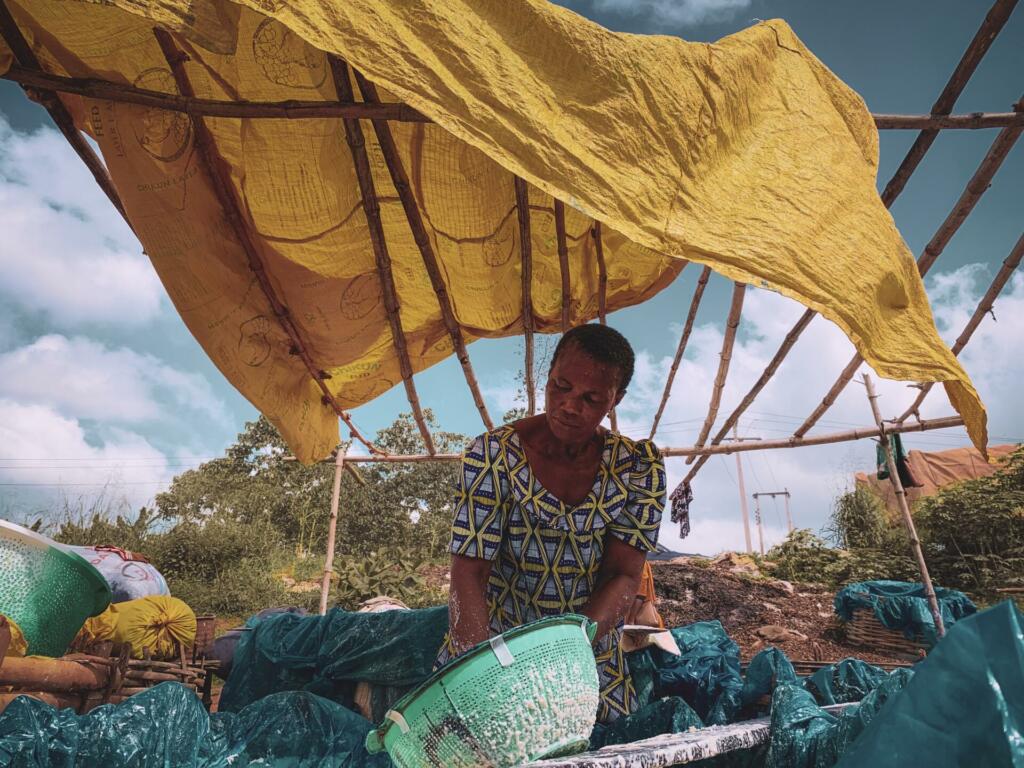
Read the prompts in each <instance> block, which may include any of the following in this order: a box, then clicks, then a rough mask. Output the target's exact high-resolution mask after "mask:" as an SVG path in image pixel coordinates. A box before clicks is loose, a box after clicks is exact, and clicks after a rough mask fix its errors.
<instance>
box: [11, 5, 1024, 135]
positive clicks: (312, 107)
mask: <svg viewBox="0 0 1024 768" xmlns="http://www.w3.org/2000/svg"><path fill="white" fill-rule="evenodd" d="M0 13H2V12H0ZM19 59H20V57H19ZM0 79H3V80H10V81H11V82H13V83H18V84H19V85H21V86H22V87H24V88H31V89H35V90H40V91H47V92H57V93H68V94H73V95H76V96H84V97H85V98H89V99H102V100H105V101H114V102H119V103H123V104H137V105H139V106H143V107H150V108H153V109H166V110H168V111H170V112H182V113H184V114H187V115H198V116H200V117H229V118H248V119H251V118H269V119H280V120H306V119H318V118H319V119H322V118H346V117H348V118H354V119H359V120H386V121H393V122H399V123H430V122H432V121H431V119H430V118H429V117H427V116H426V115H424V114H422V113H421V112H418V111H416V110H415V109H413V108H412V107H410V106H409V105H408V104H404V103H401V102H385V103H381V102H377V103H374V104H370V103H367V102H358V101H343V100H340V99H339V100H338V101H324V100H312V101H304V100H300V99H286V100H284V101H248V100H245V99H241V100H238V101H233V100H225V99H204V98H199V97H194V98H189V97H185V96H181V95H179V94H170V93H163V92H162V91H153V90H150V89H148V88H138V87H136V86H132V85H125V84H123V83H115V82H111V81H109V80H102V79H100V78H95V77H65V76H63V75H55V74H51V73H49V72H43V71H36V70H35V69H32V68H30V67H28V66H22V65H20V64H14V65H12V66H11V68H10V69H9V70H8V71H7V72H6V73H5V74H3V75H0ZM872 118H873V119H874V121H875V127H876V128H878V129H879V130H978V129H985V128H1004V127H1006V126H1010V125H1017V124H1019V123H1020V122H1021V121H1024V116H1022V115H1021V114H1020V113H1019V112H969V113H966V114H962V115H952V114H927V115H890V114H881V113H875V114H872Z"/></svg>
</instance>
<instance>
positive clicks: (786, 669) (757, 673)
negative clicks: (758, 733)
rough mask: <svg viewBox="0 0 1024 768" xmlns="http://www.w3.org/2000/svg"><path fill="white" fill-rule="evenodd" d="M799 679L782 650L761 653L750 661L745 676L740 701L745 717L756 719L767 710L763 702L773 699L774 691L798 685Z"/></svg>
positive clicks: (768, 650) (774, 649)
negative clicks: (778, 688) (782, 686)
mask: <svg viewBox="0 0 1024 768" xmlns="http://www.w3.org/2000/svg"><path fill="white" fill-rule="evenodd" d="M797 679H798V677H797V674H796V671H795V670H794V669H793V665H792V664H791V663H790V661H789V659H788V658H786V654H785V653H783V652H782V651H781V650H779V649H778V648H775V647H770V648H765V649H764V650H763V651H759V652H758V654H757V655H756V656H754V658H752V659H751V660H750V664H749V665H748V666H747V673H746V674H745V675H744V676H743V689H742V690H741V691H740V700H741V702H742V704H743V713H744V715H747V716H749V717H756V716H757V715H758V714H759V713H760V712H762V711H763V710H766V709H767V707H765V706H762V701H763V700H764V699H765V698H766V697H771V695H772V691H774V690H775V687H776V686H777V685H779V684H781V683H796V682H797Z"/></svg>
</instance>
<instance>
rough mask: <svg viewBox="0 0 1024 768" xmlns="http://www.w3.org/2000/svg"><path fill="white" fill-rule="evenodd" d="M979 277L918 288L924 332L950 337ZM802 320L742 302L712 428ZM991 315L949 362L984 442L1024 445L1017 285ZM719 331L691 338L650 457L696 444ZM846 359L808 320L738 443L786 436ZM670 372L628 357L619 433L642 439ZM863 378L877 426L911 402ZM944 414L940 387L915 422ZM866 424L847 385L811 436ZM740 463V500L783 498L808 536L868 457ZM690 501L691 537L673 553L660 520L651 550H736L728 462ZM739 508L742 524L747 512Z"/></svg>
mask: <svg viewBox="0 0 1024 768" xmlns="http://www.w3.org/2000/svg"><path fill="white" fill-rule="evenodd" d="M991 276H992V272H991V270H989V269H988V268H987V267H984V266H980V265H974V266H969V267H964V268H961V269H959V270H956V271H954V272H947V273H943V274H937V275H935V276H934V277H933V278H930V279H929V280H928V283H927V287H928V291H929V296H930V298H931V301H932V304H933V311H934V312H935V316H936V322H937V324H938V325H939V328H940V329H941V330H942V333H943V336H944V338H945V339H946V340H947V342H948V343H952V341H953V339H955V338H956V336H958V335H959V334H960V332H961V330H962V329H963V326H964V324H965V323H966V322H967V319H968V317H970V315H971V313H972V312H973V311H974V307H975V306H976V305H977V302H978V300H979V298H980V297H981V294H982V293H983V292H984V290H985V289H986V288H987V286H988V284H989V281H990V279H991ZM802 311H803V309H802V307H800V306H799V305H798V304H796V303H795V302H793V301H790V300H789V299H786V298H783V297H781V296H779V295H777V294H774V293H771V292H767V291H762V290H752V291H749V292H748V295H747V298H746V302H745V306H744V313H743V321H742V324H741V336H740V338H739V340H738V341H737V344H736V347H735V349H734V352H733V358H732V364H731V368H730V371H729V378H728V380H727V384H726V387H725V393H724V396H723V400H722V406H721V409H720V411H719V419H718V424H720V423H721V422H722V421H723V420H724V419H725V418H726V416H728V415H729V414H730V413H731V412H732V410H733V408H734V407H735V405H736V404H737V403H738V402H739V400H740V398H741V397H742V396H743V395H744V394H746V392H747V390H748V389H749V387H750V385H751V383H752V382H753V381H754V380H755V379H756V378H757V377H758V376H759V375H760V374H761V372H762V371H763V370H764V368H765V366H766V365H767V363H768V361H769V360H770V358H771V356H772V355H774V353H775V351H776V350H777V349H778V345H779V343H780V342H781V340H782V337H783V336H784V334H785V333H786V332H787V331H788V330H789V329H790V328H791V327H792V325H793V323H794V322H795V321H796V319H797V318H798V317H799V315H800V314H801V312H802ZM995 315H996V318H997V322H993V321H992V320H991V319H990V318H986V319H985V320H984V321H983V322H982V324H981V327H980V328H979V329H978V331H977V332H976V333H975V335H974V337H973V339H972V340H971V343H970V344H969V345H968V347H967V349H966V350H965V351H964V352H963V353H962V355H961V361H962V363H963V364H964V367H965V368H966V369H967V371H968V373H969V374H970V375H971V377H972V380H973V381H974V384H975V386H976V387H977V388H978V391H979V393H980V394H981V397H982V400H983V401H984V402H985V404H986V406H987V407H988V412H989V431H990V433H991V435H992V440H991V442H993V443H998V442H1007V438H1017V439H1020V437H1021V436H1022V435H1024V409H1021V408H1020V394H1019V393H1020V381H1021V380H1022V379H1024V356H1022V355H1021V346H1020V344H1021V341H1020V340H1021V339H1022V338H1024V275H1021V274H1018V275H1016V276H1015V277H1014V279H1013V280H1012V281H1011V283H1010V285H1008V286H1007V287H1006V289H1005V290H1004V292H1003V296H1002V297H1001V298H1000V299H998V300H997V302H996V305H995ZM720 323H721V321H720V320H719V321H717V322H716V323H713V324H707V325H701V326H698V327H697V328H695V329H694V332H693V334H692V336H691V339H690V345H689V348H688V350H687V353H686V356H685V359H684V361H683V363H682V365H681V366H680V370H679V373H678V375H677V377H676V381H675V384H674V386H673V391H672V397H671V399H670V400H669V405H668V408H667V409H666V412H665V415H664V417H663V419H662V425H661V427H660V428H659V430H658V435H657V438H656V439H657V442H658V443H659V445H662V446H668V445H672V446H686V445H692V444H693V442H694V440H695V439H696V437H697V434H698V431H699V429H700V426H701V423H702V421H703V418H704V416H705V414H706V413H707V407H708V400H709V398H710V394H711V386H712V382H713V379H714V376H715V372H716V370H717V367H718V357H719V352H720V349H721V339H722V331H721V325H720ZM669 333H670V334H671V335H672V336H673V343H674V342H675V341H676V340H677V339H678V333H679V328H678V327H675V328H672V329H670V331H669ZM852 353H853V346H852V345H851V344H850V342H849V341H848V340H847V339H846V337H845V336H844V335H843V334H842V333H841V332H840V331H839V329H838V328H836V327H835V326H834V325H832V324H831V323H829V322H827V321H825V320H824V319H822V318H820V317H819V318H816V319H815V320H813V321H812V322H811V324H810V326H809V327H808V328H807V330H806V331H804V334H803V336H802V337H801V338H800V340H799V341H798V342H797V344H796V346H795V347H794V348H793V350H792V351H791V352H790V354H789V356H788V357H787V359H786V361H785V362H784V363H783V365H782V367H781V369H780V370H779V371H778V373H777V374H776V376H775V377H774V378H773V379H772V381H771V382H770V383H769V384H768V385H767V386H766V387H765V389H764V391H763V392H762V393H761V395H760V396H759V397H758V398H757V400H755V402H754V404H753V405H752V406H751V408H750V410H749V411H747V414H746V415H745V416H744V417H743V418H741V420H740V434H741V435H754V436H760V437H763V438H765V439H772V438H781V437H785V436H787V435H789V434H792V432H793V430H794V429H795V428H796V427H797V426H798V425H799V424H800V423H801V421H802V420H803V419H804V417H806V416H807V414H809V413H810V411H811V410H812V409H813V408H814V406H815V405H817V403H818V402H820V399H821V397H822V396H823V395H824V394H825V392H826V391H827V390H828V388H829V387H830V386H831V385H832V383H833V382H834V381H835V378H836V376H837V375H838V373H839V371H840V370H841V369H842V368H843V367H844V366H845V365H846V363H847V362H848V361H849V359H850V356H851V355H852ZM670 363H671V359H670V358H652V357H651V356H650V355H648V354H646V353H644V352H641V354H640V355H639V356H638V360H637V370H636V378H635V382H636V383H635V384H634V385H633V386H631V387H630V393H629V395H627V397H626V400H625V401H624V403H623V406H622V407H620V409H619V419H620V426H621V427H622V428H623V432H624V433H626V434H629V435H632V436H637V437H639V436H643V437H646V436H647V433H648V431H649V430H650V420H651V417H652V415H653V413H654V410H655V408H656V407H657V404H658V401H659V399H660V397H661V390H662V387H663V385H664V381H665V377H666V375H667V372H668V368H669V365H670ZM875 378H876V385H877V388H878V391H879V394H880V396H881V398H880V406H881V409H882V412H883V415H884V416H886V417H894V416H896V415H899V414H900V413H902V411H903V410H904V409H905V408H906V406H907V405H909V403H910V402H911V401H912V400H913V398H914V395H915V394H916V390H914V389H909V388H908V385H907V383H904V382H892V381H886V380H882V379H878V378H877V377H875ZM951 413H953V409H952V407H951V406H950V404H949V402H948V400H947V398H946V396H945V393H944V391H943V389H942V387H941V386H937V387H935V388H933V390H932V393H931V394H930V395H929V397H928V399H927V400H925V403H924V405H923V407H922V416H923V417H925V418H933V417H936V416H942V415H949V414H951ZM871 423H872V416H871V411H870V408H869V406H868V402H867V398H866V397H865V394H864V389H863V387H862V386H861V385H860V384H859V383H856V382H851V383H850V384H849V386H847V388H846V390H845V391H844V392H843V393H842V395H840V397H839V398H838V399H837V402H836V403H835V405H834V406H833V407H832V408H831V409H830V410H829V411H828V413H826V414H825V416H824V418H822V420H821V421H820V422H819V425H818V426H817V427H816V428H815V430H814V432H833V431H839V430H843V429H848V428H852V427H856V426H867V425H870V424H871ZM716 428H717V424H716ZM712 434H714V432H712ZM904 443H905V444H906V445H907V447H908V448H916V449H920V450H942V449H945V448H951V447H956V446H961V445H967V444H969V442H968V440H967V438H966V435H965V433H964V431H963V430H962V429H953V430H944V431H941V432H928V433H919V434H910V435H907V436H905V438H904ZM742 456H743V465H744V474H745V481H746V493H747V497H748V499H749V496H750V494H752V493H754V492H755V491H770V490H781V489H782V488H788V489H789V490H790V491H791V492H792V494H793V496H792V512H793V517H794V522H795V524H796V525H797V526H798V527H805V528H812V529H819V528H821V527H822V526H823V525H825V523H826V522H827V519H828V515H829V512H830V509H831V504H832V500H833V499H834V498H835V496H836V495H837V494H838V493H839V492H841V491H842V490H844V489H845V488H846V487H847V486H848V485H849V483H851V482H852V475H853V473H854V472H855V471H863V470H868V469H870V468H871V466H872V464H873V457H874V445H873V444H872V443H871V442H869V441H859V442H856V443H842V444H836V445H824V446H817V447H810V448H800V449H793V450H774V451H764V452H755V453H744V454H742ZM686 470H687V467H685V466H684V464H683V461H682V460H681V459H677V460H671V461H670V462H669V463H668V473H669V483H670V486H671V487H675V484H676V483H678V482H679V481H680V480H681V479H682V477H683V476H684V474H685V472H686ZM693 492H694V503H693V506H692V507H691V519H692V522H693V533H692V534H691V537H690V538H687V539H685V540H682V541H680V540H679V537H678V533H677V532H676V529H675V526H674V525H672V524H671V523H670V522H667V520H668V515H667V513H666V523H665V525H664V527H663V529H662V541H663V543H664V544H665V545H666V546H668V547H669V548H671V549H677V550H682V551H687V552H693V551H699V552H705V553H714V552H716V551H719V550H721V549H723V548H734V547H736V546H738V545H742V534H741V532H740V531H741V529H740V527H739V520H740V511H739V492H738V489H737V486H736V461H735V458H734V457H731V456H730V457H715V458H713V459H712V460H711V461H709V462H708V463H707V464H706V465H705V466H704V468H703V469H702V470H701V472H700V473H699V474H698V475H697V477H696V479H695V480H694V483H693ZM749 503H750V508H751V512H753V500H752V499H751V500H749ZM762 506H763V507H764V508H765V509H766V511H767V512H768V513H769V514H770V515H772V516H774V515H775V507H774V506H773V504H772V502H771V501H770V500H767V499H766V500H764V501H763V502H762ZM779 509H780V510H781V500H780V502H779ZM770 522H771V523H772V524H773V525H774V529H773V530H770V531H769V532H768V535H767V537H766V538H767V540H766V546H770V545H771V544H772V543H775V542H776V541H777V540H779V539H780V538H781V537H782V532H783V528H782V524H781V523H780V522H779V521H778V520H775V519H774V517H772V519H771V520H770ZM755 547H756V533H755Z"/></svg>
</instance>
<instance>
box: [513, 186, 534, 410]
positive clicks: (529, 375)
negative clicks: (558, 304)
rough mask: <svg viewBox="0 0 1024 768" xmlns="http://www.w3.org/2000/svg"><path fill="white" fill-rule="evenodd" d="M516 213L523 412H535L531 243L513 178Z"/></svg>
mask: <svg viewBox="0 0 1024 768" xmlns="http://www.w3.org/2000/svg"><path fill="white" fill-rule="evenodd" d="M515 188H516V214H517V216H518V217H519V252H520V255H521V257H522V276H523V344H524V346H525V349H526V355H525V360H524V361H523V373H524V379H525V385H526V413H527V415H528V416H533V415H534V414H535V413H536V412H537V393H536V391H535V387H534V382H533V242H532V240H531V239H530V190H529V189H528V188H527V186H526V182H525V181H523V179H521V178H519V177H518V176H516V177H515Z"/></svg>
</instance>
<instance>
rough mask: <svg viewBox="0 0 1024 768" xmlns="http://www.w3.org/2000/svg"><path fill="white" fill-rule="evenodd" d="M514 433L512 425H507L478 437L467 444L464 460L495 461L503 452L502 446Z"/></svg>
mask: <svg viewBox="0 0 1024 768" xmlns="http://www.w3.org/2000/svg"><path fill="white" fill-rule="evenodd" d="M513 431H514V430H513V427H512V425H511V424H505V425H503V426H500V427H495V428H494V429H489V430H487V431H486V432H484V433H482V434H479V435H477V436H476V437H474V438H473V439H472V440H470V441H469V443H467V444H466V449H465V451H464V452H463V458H464V459H466V458H469V459H478V460H482V459H484V458H489V459H494V458H495V457H496V456H497V455H498V454H499V452H500V451H501V447H502V444H503V443H504V442H505V441H507V440H508V439H509V437H511V435H512V433H513Z"/></svg>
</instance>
